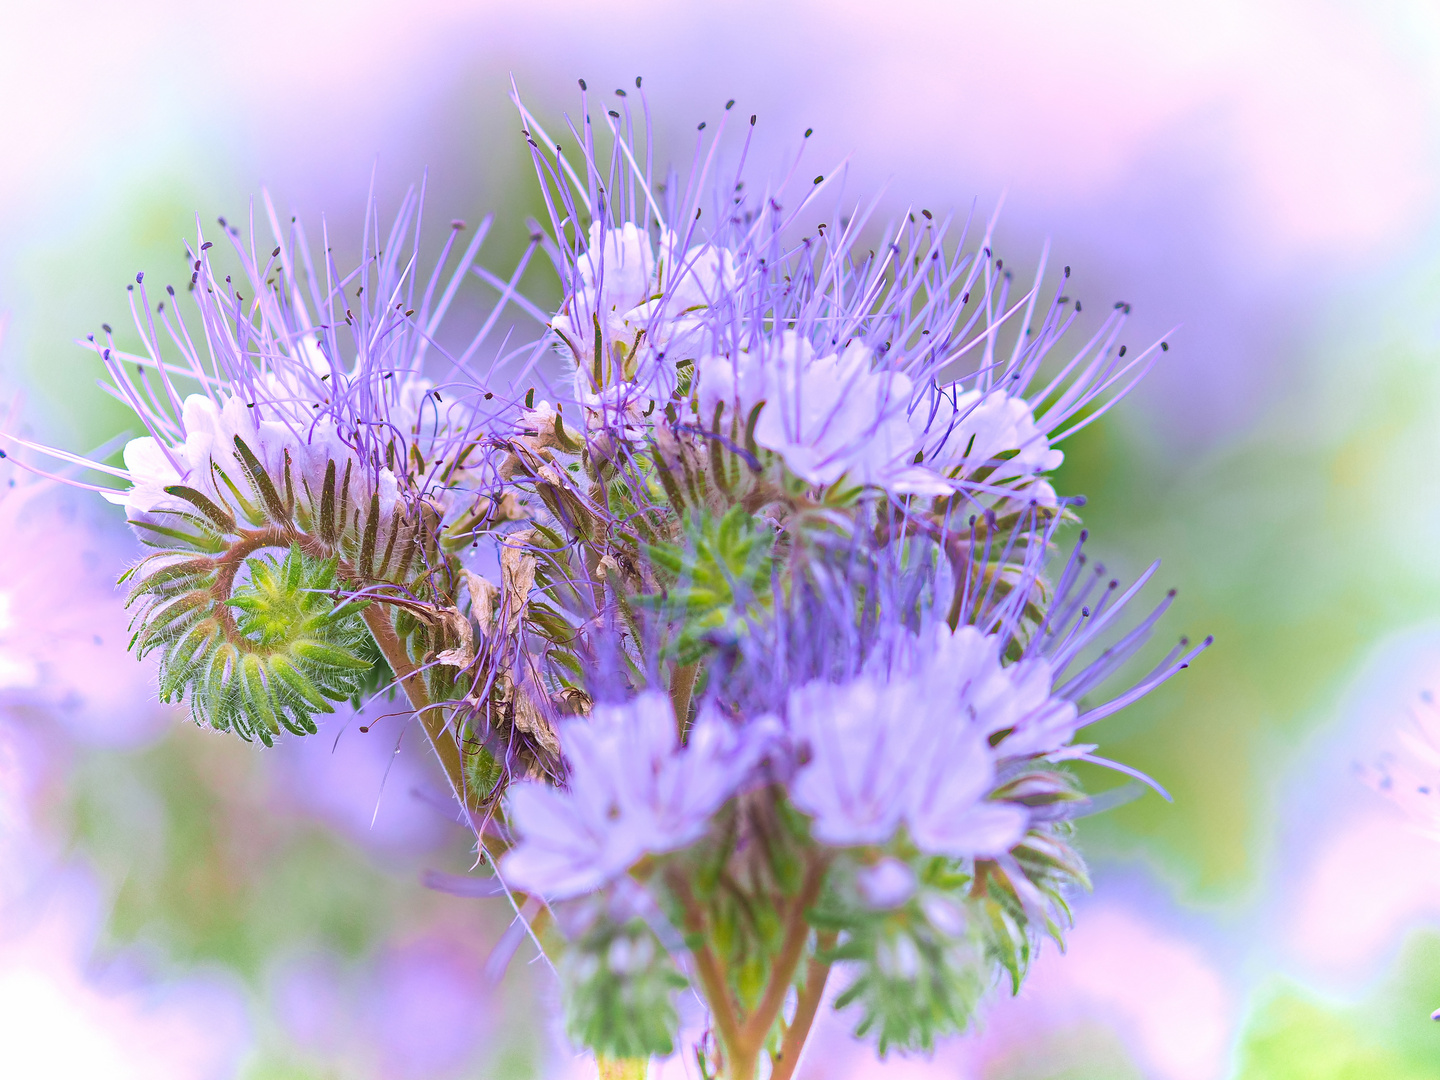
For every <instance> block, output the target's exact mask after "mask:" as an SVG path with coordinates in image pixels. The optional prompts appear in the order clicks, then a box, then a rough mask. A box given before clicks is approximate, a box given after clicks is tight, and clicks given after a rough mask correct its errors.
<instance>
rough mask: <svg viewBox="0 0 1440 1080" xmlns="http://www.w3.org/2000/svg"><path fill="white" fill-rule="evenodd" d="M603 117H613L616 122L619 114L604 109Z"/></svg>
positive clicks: (612, 110)
mask: <svg viewBox="0 0 1440 1080" xmlns="http://www.w3.org/2000/svg"><path fill="white" fill-rule="evenodd" d="M605 115H606V116H613V117H614V118H615V119H616V120H619V119H620V114H619V113H618V112H616V111H615V110H614V109H606V110H605Z"/></svg>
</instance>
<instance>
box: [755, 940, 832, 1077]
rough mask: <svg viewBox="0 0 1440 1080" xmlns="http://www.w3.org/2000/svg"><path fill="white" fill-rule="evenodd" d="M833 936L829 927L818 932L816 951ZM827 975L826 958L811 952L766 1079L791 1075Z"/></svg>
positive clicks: (822, 949) (826, 946)
mask: <svg viewBox="0 0 1440 1080" xmlns="http://www.w3.org/2000/svg"><path fill="white" fill-rule="evenodd" d="M837 937H838V935H837V934H836V933H835V931H833V930H827V931H825V932H824V933H823V934H820V935H819V938H818V941H817V942H816V952H822V953H823V952H827V951H828V950H830V949H833V948H834V947H835V939H836V938H837ZM829 978H830V961H829V960H821V959H820V958H819V957H818V956H812V957H811V958H810V963H809V964H808V965H807V966H806V968H805V989H804V990H802V991H801V992H800V998H799V1000H798V1001H797V1002H796V1005H795V1019H793V1020H791V1021H790V1026H789V1027H788V1028H786V1029H785V1038H784V1039H783V1040H781V1043H780V1052H779V1053H778V1054H776V1055H775V1057H774V1059H773V1060H772V1061H771V1063H770V1080H790V1077H792V1076H794V1075H795V1068H796V1066H798V1065H799V1064H800V1053H801V1051H803V1050H804V1049H805V1040H806V1039H807V1038H809V1036H810V1028H811V1026H812V1025H813V1024H814V1023H815V1016H816V1014H817V1013H819V1011H820V999H821V998H822V997H823V996H824V994H825V983H826V982H827V981H828V980H829Z"/></svg>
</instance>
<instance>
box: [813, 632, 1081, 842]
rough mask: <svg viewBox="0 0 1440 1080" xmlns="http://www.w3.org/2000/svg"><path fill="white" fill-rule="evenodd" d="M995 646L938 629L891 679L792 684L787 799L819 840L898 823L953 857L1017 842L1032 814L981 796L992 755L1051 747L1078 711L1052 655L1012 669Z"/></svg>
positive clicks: (877, 836)
mask: <svg viewBox="0 0 1440 1080" xmlns="http://www.w3.org/2000/svg"><path fill="white" fill-rule="evenodd" d="M999 649H1000V642H999V640H998V639H997V638H996V637H995V636H993V635H985V634H982V633H981V632H980V631H979V630H977V629H975V628H974V627H972V626H963V627H961V628H960V629H959V630H957V631H955V632H953V633H952V632H951V631H950V629H949V628H948V627H946V626H943V625H942V626H939V627H937V628H935V630H933V631H932V632H931V633H930V634H929V635H927V637H925V638H922V639H920V640H918V641H916V642H915V643H914V647H913V649H912V650H911V651H910V653H909V654H908V655H901V656H899V657H897V659H896V664H895V669H894V670H893V671H892V672H890V673H889V674H888V675H886V674H884V673H881V672H866V673H863V674H861V675H860V676H859V677H857V678H855V679H853V680H851V681H850V682H848V683H844V684H835V683H830V682H825V681H816V682H812V683H809V684H807V685H805V686H803V687H800V688H799V689H797V690H795V691H792V693H791V694H790V698H789V705H788V709H787V719H788V724H789V729H790V733H791V738H792V739H793V740H794V742H795V744H796V746H797V747H799V748H801V760H802V764H801V766H800V768H799V769H798V770H797V772H796V775H795V778H794V780H793V781H792V783H791V789H790V797H791V799H792V800H793V801H794V803H795V805H796V806H797V807H799V808H800V809H801V810H802V811H804V812H805V813H806V814H809V815H810V816H811V818H812V819H813V824H812V828H813V829H814V831H815V836H816V837H817V838H818V839H819V840H821V841H822V842H824V843H827V844H834V845H837V846H850V845H856V844H883V843H886V842H888V841H889V840H890V839H891V837H893V836H894V834H895V832H896V830H897V829H898V828H899V827H900V826H901V825H902V824H904V825H905V826H906V827H907V828H908V829H909V832H910V837H911V839H912V840H914V842H915V843H916V845H917V846H918V847H919V848H920V849H921V850H923V851H927V852H930V853H932V854H944V855H951V856H955V857H966V856H976V857H992V856H996V855H1000V854H1003V853H1004V852H1006V851H1008V850H1009V849H1010V848H1011V847H1013V846H1014V845H1015V844H1016V843H1017V842H1018V841H1019V840H1020V838H1021V837H1022V836H1023V835H1024V834H1025V831H1026V829H1027V828H1028V827H1029V813H1028V811H1027V810H1026V809H1025V808H1024V807H1023V806H1019V805H1017V804H1014V803H1007V802H1004V801H995V800H991V799H990V798H989V797H988V796H989V794H990V792H991V791H992V790H993V789H994V787H995V784H996V762H997V760H999V759H1000V758H1006V757H1018V756H1029V755H1034V754H1045V753H1051V752H1054V751H1056V750H1058V749H1059V748H1060V747H1062V746H1063V745H1064V744H1065V743H1067V742H1069V741H1070V739H1071V738H1073V736H1074V732H1075V720H1076V709H1075V706H1074V704H1073V703H1071V702H1068V701H1063V700H1061V699H1058V698H1055V697H1054V696H1053V695H1052V692H1051V684H1052V681H1053V680H1052V675H1051V671H1050V666H1049V664H1048V662H1046V661H1045V660H1039V659H1033V660H1026V661H1022V662H1020V663H1017V664H1012V665H1010V666H1008V667H1007V666H1005V665H1002V664H1001V662H1000V655H999Z"/></svg>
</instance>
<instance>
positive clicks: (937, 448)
mask: <svg viewBox="0 0 1440 1080" xmlns="http://www.w3.org/2000/svg"><path fill="white" fill-rule="evenodd" d="M909 419H910V424H911V427H912V428H913V429H914V431H915V432H916V435H917V439H918V442H919V445H920V446H921V448H922V449H923V451H924V461H925V462H926V463H927V464H928V465H930V466H931V467H932V468H934V469H936V470H937V471H940V472H943V473H945V474H947V475H953V476H956V477H957V478H960V479H963V478H965V477H967V476H969V475H970V474H972V473H975V472H976V471H977V470H979V469H982V468H986V469H988V470H989V471H988V472H987V474H986V476H985V482H986V483H987V484H1004V483H1010V482H1024V481H1027V478H1030V477H1038V476H1039V475H1040V474H1041V473H1046V472H1050V471H1051V470H1053V469H1057V468H1059V467H1060V464H1061V463H1062V462H1063V461H1064V460H1065V455H1064V453H1062V452H1061V451H1059V450H1056V449H1053V448H1052V447H1051V446H1050V442H1049V440H1048V439H1047V438H1046V436H1045V433H1044V432H1043V431H1041V430H1040V428H1039V426H1038V425H1037V424H1036V422H1035V414H1034V412H1033V411H1032V410H1031V408H1030V404H1029V402H1027V401H1025V399H1024V398H1020V397H1013V396H1011V395H1009V394H1007V393H1005V392H1004V391H1003V390H1000V389H990V390H985V391H981V390H978V389H971V390H961V389H960V388H959V387H958V386H956V385H951V386H948V387H941V388H939V389H937V390H930V391H926V392H924V393H921V394H918V395H917V396H916V400H915V402H914V404H913V405H912V407H911V410H910V414H909ZM1001 455H1008V456H1005V457H1002V456H1001ZM1016 494H1017V495H1018V496H1020V497H1023V498H1026V499H1028V500H1033V501H1035V502H1037V503H1039V504H1040V505H1042V506H1054V505H1055V502H1056V499H1055V491H1054V489H1053V488H1051V487H1050V485H1049V484H1046V483H1044V482H1043V481H1040V480H1033V481H1028V482H1025V483H1023V484H1022V488H1021V490H1018V491H1017V492H1016Z"/></svg>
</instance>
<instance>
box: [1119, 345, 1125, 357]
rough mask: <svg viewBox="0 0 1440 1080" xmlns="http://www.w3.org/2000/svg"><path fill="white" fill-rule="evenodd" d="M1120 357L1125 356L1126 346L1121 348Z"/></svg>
mask: <svg viewBox="0 0 1440 1080" xmlns="http://www.w3.org/2000/svg"><path fill="white" fill-rule="evenodd" d="M1120 355H1121V356H1124V355H1125V346H1124V345H1121V346H1120Z"/></svg>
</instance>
